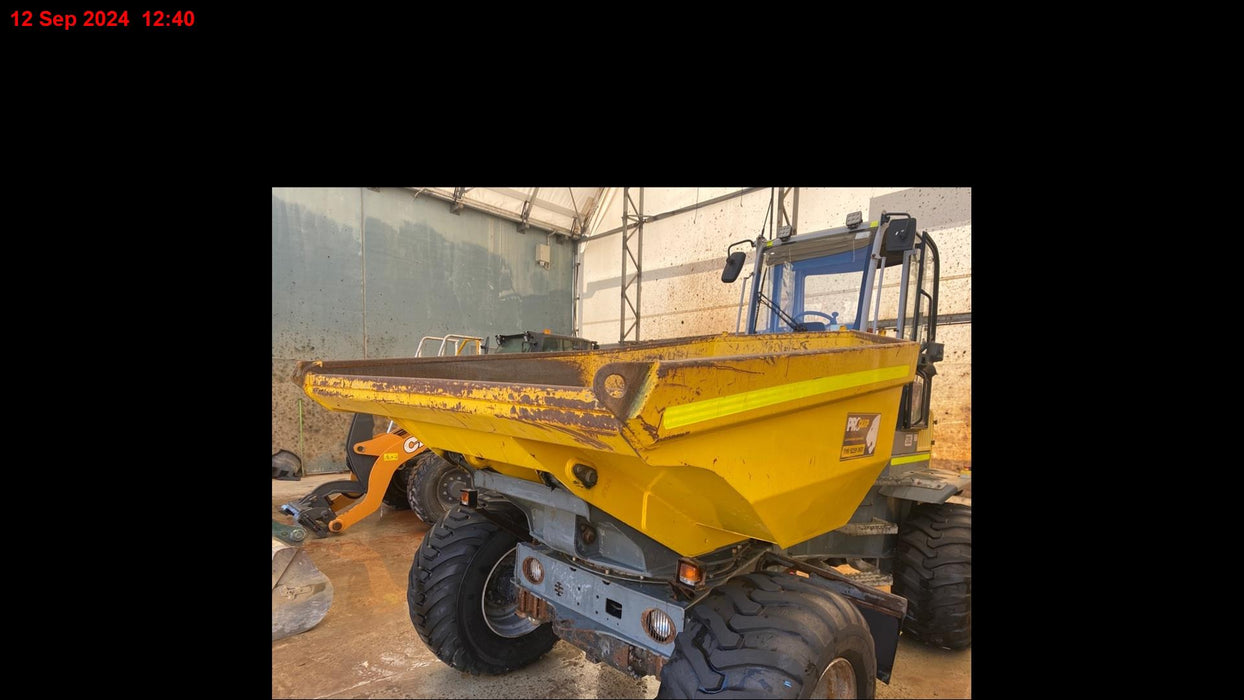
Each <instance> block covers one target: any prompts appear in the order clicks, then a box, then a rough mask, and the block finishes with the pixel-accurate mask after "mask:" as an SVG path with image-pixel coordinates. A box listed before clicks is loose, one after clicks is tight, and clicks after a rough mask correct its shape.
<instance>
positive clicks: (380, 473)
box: [328, 430, 428, 532]
mask: <svg viewBox="0 0 1244 700" xmlns="http://www.w3.org/2000/svg"><path fill="white" fill-rule="evenodd" d="M427 450H428V448H427V446H426V445H424V444H423V442H422V441H421V440H419V439H418V438H416V437H414V436H412V435H410V434H409V433H407V432H406V431H405V430H397V431H395V432H392V433H383V434H381V435H377V436H376V437H374V438H372V439H370V440H364V441H362V442H356V443H355V444H354V451H355V452H357V453H359V454H363V455H371V456H374V457H375V458H376V462H375V464H373V465H372V468H371V475H370V476H369V477H368V479H367V493H366V494H364V496H363V498H362V499H361V500H360V499H358V498H350V497H349V496H347V495H346V494H344V493H339V494H337V495H335V496H333V497H332V498H331V499H330V502H331V504H332V508H333V512H335V513H337V517H336V518H335V519H334V520H333V521H332V522H330V523H329V524H328V529H329V530H331V531H333V532H342V531H344V530H346V529H347V528H349V527H350V526H351V525H354V524H355V523H357V522H358V521H360V520H362V519H363V518H366V517H367V516H369V515H371V514H372V513H375V512H376V510H378V509H379V508H380V503H381V501H382V500H383V499H384V493H385V491H386V490H387V489H388V488H389V481H390V480H391V479H392V478H393V474H394V473H395V472H397V469H398V467H400V466H402V465H403V464H405V463H406V462H408V461H409V460H410V459H411V458H412V457H415V456H417V455H420V454H422V453H424V452H427ZM350 480H351V481H357V480H358V477H356V476H355V475H354V474H350ZM356 501H358V502H357V503H356ZM351 504H353V506H352V507H351ZM346 508H348V510H343V509H346Z"/></svg>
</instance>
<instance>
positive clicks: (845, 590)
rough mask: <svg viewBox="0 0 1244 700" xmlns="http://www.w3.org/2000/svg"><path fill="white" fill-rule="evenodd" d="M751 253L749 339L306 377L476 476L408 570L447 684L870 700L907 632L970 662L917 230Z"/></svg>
mask: <svg viewBox="0 0 1244 700" xmlns="http://www.w3.org/2000/svg"><path fill="white" fill-rule="evenodd" d="M745 244H746V245H751V246H753V248H754V253H753V260H754V263H753V270H752V273H751V274H750V275H749V277H748V279H749V280H750V281H751V283H750V286H751V297H750V301H749V303H748V307H747V325H746V327H745V329H744V331H745V332H742V333H727V334H721V335H711V336H700V337H691V338H678V339H672V340H658V341H647V342H637V343H632V344H623V345H619V346H616V347H606V348H602V349H599V350H591V351H571V352H555V353H540V354H527V355H524V354H514V355H485V356H475V357H438V358H411V359H385V360H359V361H337V362H334V361H308V362H302V363H300V364H299V366H298V369H297V371H296V373H295V377H294V380H295V381H296V382H297V383H299V384H300V385H301V386H302V387H303V389H304V390H305V391H306V393H307V394H308V395H309V396H311V397H312V398H313V399H315V400H316V401H318V402H319V403H320V404H322V405H324V406H325V407H327V408H329V409H332V410H337V411H348V412H355V413H370V414H375V415H380V416H385V417H387V418H390V419H392V420H393V421H395V423H396V424H398V425H400V426H401V427H402V428H403V429H405V430H407V431H409V432H410V433H411V434H415V435H418V436H419V437H420V439H421V440H423V441H424V443H426V444H427V445H428V447H429V448H430V449H432V450H433V451H435V452H436V453H437V454H440V455H442V456H443V457H444V458H445V459H447V460H449V461H451V462H453V463H455V464H459V465H462V466H463V467H465V468H467V469H470V470H471V472H472V476H473V487H472V488H470V489H464V490H463V492H462V494H461V503H460V504H459V505H457V506H455V507H454V508H452V509H451V510H449V511H448V512H447V513H446V514H445V515H444V516H443V517H442V518H441V519H440V520H438V521H437V522H436V524H435V525H433V526H432V528H431V529H430V530H429V531H428V533H427V534H426V535H425V537H424V540H423V542H422V544H421V545H420V547H419V549H418V551H417V553H416V555H415V560H414V562H413V564H412V566H411V569H410V585H409V590H408V599H409V606H410V617H411V620H412V622H413V623H414V626H415V629H416V630H417V631H418V633H419V635H420V637H421V638H422V639H423V640H424V642H425V643H427V644H428V646H429V647H430V648H431V650H432V651H433V652H434V653H435V654H436V655H437V656H438V657H439V658H440V659H441V660H443V661H444V662H445V663H447V664H449V665H451V666H453V667H454V668H457V669H460V670H462V671H466V672H469V673H489V674H497V673H505V672H508V671H511V670H514V669H517V668H520V667H522V666H525V665H527V664H530V663H531V662H533V661H535V660H536V659H538V658H539V657H540V656H541V655H543V654H544V653H546V652H547V651H548V650H549V649H550V648H551V647H552V646H553V644H554V643H555V642H556V640H557V639H562V640H564V641H566V642H568V643H570V644H573V645H574V646H576V647H578V648H580V649H582V650H583V651H584V652H585V653H586V654H587V656H588V657H589V658H590V659H592V660H594V661H600V662H604V663H608V664H610V665H612V666H614V667H615V668H618V669H620V670H622V671H624V672H626V673H629V674H631V675H634V676H645V675H654V676H657V677H658V678H659V679H660V680H661V688H660V693H659V697H709V696H712V697H731V696H735V695H738V696H745V697H781V698H795V697H799V698H806V697H813V696H815V697H826V696H829V697H872V696H873V695H874V692H875V689H876V679H881V680H882V681H886V682H888V681H889V679H890V674H891V671H892V669H893V667H894V658H895V653H896V650H897V644H898V636H899V634H900V632H903V633H905V634H909V635H911V636H913V637H915V638H917V639H920V640H921V641H924V642H927V643H930V644H934V645H937V646H942V647H947V648H962V647H966V646H968V645H970V643H971V507H970V498H965V497H962V496H961V495H960V494H961V493H962V492H963V491H964V489H966V488H968V487H969V486H970V476H969V475H966V474H963V473H960V472H950V471H945V470H940V469H932V468H930V465H929V457H930V445H931V433H930V423H931V421H930V419H929V391H930V389H931V380H932V377H933V375H934V374H935V370H934V369H933V365H934V363H935V362H936V361H937V360H939V359H941V353H942V346H941V345H940V344H938V343H936V342H935V330H936V300H937V249H936V246H935V245H934V244H933V242H932V239H931V238H930V237H929V236H928V234H927V233H920V232H917V230H916V220H915V219H914V218H912V217H910V216H908V215H906V214H889V215H883V216H882V217H881V218H880V219H879V220H878V221H872V222H864V221H862V218H861V217H859V216H858V215H854V216H853V217H849V218H848V222H847V225H846V226H844V227H839V228H836V229H830V230H827V231H820V232H816V233H811V234H806V235H796V236H789V235H788V236H786V237H778V238H774V239H771V240H765V239H764V238H763V237H758V238H757V239H756V240H755V241H751V240H746V241H740V242H739V243H736V244H734V245H733V246H731V248H734V247H736V246H740V245H745ZM727 252H728V253H729V252H730V251H729V249H728V250H727ZM745 258H746V252H745V251H736V252H734V253H730V254H729V255H728V257H727V263H726V268H725V271H724V272H723V274H722V280H723V282H733V281H734V280H735V279H736V278H737V277H738V274H739V272H740V271H741V268H742V264H743V261H744V260H745ZM889 268H896V269H894V270H891V282H893V281H896V279H897V281H898V282H899V284H898V285H894V284H890V285H889V286H886V284H885V281H884V276H885V273H886V271H887V269H889ZM884 291H889V292H891V293H893V294H896V295H897V297H898V298H897V299H896V300H895V299H883V298H884V297H885V294H883V292H884ZM883 309H884V310H885V311H887V312H892V313H893V318H892V319H890V320H888V321H885V320H881V319H880V316H881V313H882V311H883ZM742 313H743V309H742V307H740V319H741V318H742ZM807 316H815V317H817V318H820V319H822V320H817V321H812V320H804V318H805V317H807ZM887 326H888V328H887ZM887 587H889V588H890V589H891V590H889V591H887V590H884V589H886V588H887Z"/></svg>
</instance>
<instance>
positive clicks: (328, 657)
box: [272, 474, 972, 698]
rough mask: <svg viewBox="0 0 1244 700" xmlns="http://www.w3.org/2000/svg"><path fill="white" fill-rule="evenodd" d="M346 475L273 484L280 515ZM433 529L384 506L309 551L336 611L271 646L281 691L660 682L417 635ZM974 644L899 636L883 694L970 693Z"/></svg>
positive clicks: (573, 652) (577, 661) (440, 691)
mask: <svg viewBox="0 0 1244 700" xmlns="http://www.w3.org/2000/svg"><path fill="white" fill-rule="evenodd" d="M340 478H343V476H342V475H340V474H326V475H315V476H309V477H306V478H304V479H302V480H301V481H273V482H272V517H273V518H274V519H275V520H277V521H278V522H282V523H287V524H288V523H290V522H291V519H290V517H289V516H287V515H284V514H282V513H281V512H280V505H281V504H282V503H286V502H288V501H292V500H295V499H297V498H299V497H301V496H303V495H305V494H306V493H308V492H310V491H311V490H312V489H313V488H315V487H316V486H317V485H319V484H321V483H324V482H325V481H332V480H336V479H340ZM427 531H428V526H427V525H425V524H424V523H423V522H422V521H420V520H419V519H418V518H417V517H415V514H414V513H412V512H411V511H409V510H393V509H390V508H389V507H387V506H382V507H381V509H380V510H379V511H377V512H376V513H374V514H372V515H371V516H369V517H367V518H365V519H364V520H362V521H361V522H359V523H358V524H357V525H355V526H354V527H352V528H350V529H349V530H347V531H346V532H344V533H342V534H339V535H334V536H332V537H330V538H327V539H316V538H315V536H314V535H312V534H310V533H308V538H309V540H308V541H307V542H305V543H304V545H303V548H304V550H305V551H306V553H307V554H308V555H309V556H310V557H311V559H312V561H314V562H315V565H316V566H317V567H319V569H320V570H321V571H323V572H324V574H325V575H327V576H328V578H329V580H330V581H331V582H332V585H333V603H332V607H330V608H329V610H328V614H327V615H326V616H325V617H324V619H323V620H322V621H321V622H320V623H319V624H318V625H317V626H316V627H314V628H313V629H311V630H308V631H306V632H303V633H302V634H297V635H294V636H292V637H287V638H285V639H281V640H278V641H275V642H273V643H272V697H273V698H653V697H655V696H656V693H657V689H658V688H659V687H660V682H659V681H658V680H657V679H656V678H652V677H648V678H643V679H635V678H631V677H630V676H628V675H626V674H624V673H622V672H621V671H617V670H615V669H614V668H612V667H609V666H606V665H604V664H596V663H591V662H589V661H588V660H587V659H586V658H585V657H584V655H583V652H581V651H579V650H578V649H576V648H575V647H573V646H570V645H569V644H567V643H565V642H558V643H557V645H556V646H554V647H553V650H552V651H551V652H549V653H548V654H547V655H545V656H544V657H543V658H541V659H540V660H539V661H537V662H536V663H534V664H532V665H531V666H528V667H527V668H524V669H521V670H519V671H515V672H513V673H510V674H507V675H504V676H470V675H468V674H465V673H462V672H460V671H456V670H454V669H453V668H451V667H449V666H447V665H445V664H444V663H442V662H441V661H440V660H439V659H437V658H436V656H435V655H433V654H432V652H431V651H429V650H428V648H427V647H426V646H425V645H424V643H423V641H422V640H420V639H419V635H418V634H416V633H415V629H414V627H413V626H412V625H411V622H410V615H409V612H408V610H407V607H406V587H407V580H408V576H409V573H410V564H411V561H412V560H413V559H414V555H415V550H416V549H417V548H418V547H419V543H420V542H422V541H423V536H424V533H426V532H427ZM971 668H972V650H971V649H966V650H963V651H947V650H944V649H933V648H929V647H926V646H924V645H921V644H920V643H918V642H913V641H911V640H909V639H907V638H906V637H902V638H900V639H899V647H898V658H897V659H896V661H895V666H894V675H893V678H892V679H891V682H890V683H889V684H886V683H882V682H880V681H878V682H877V697H878V698H969V697H971V686H972V682H971Z"/></svg>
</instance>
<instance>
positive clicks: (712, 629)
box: [657, 572, 877, 698]
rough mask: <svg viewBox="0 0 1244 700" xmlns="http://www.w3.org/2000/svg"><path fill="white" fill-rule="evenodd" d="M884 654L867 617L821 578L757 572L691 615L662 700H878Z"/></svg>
mask: <svg viewBox="0 0 1244 700" xmlns="http://www.w3.org/2000/svg"><path fill="white" fill-rule="evenodd" d="M876 689H877V655H876V651H875V650H874V647H873V638H872V633H871V632H869V629H868V623H867V622H865V621H864V617H863V616H862V615H861V614H860V611H859V610H857V609H856V608H855V606H854V605H852V604H851V603H850V602H849V601H848V600H847V599H846V598H843V597H842V596H841V595H838V594H837V593H834V592H833V591H832V590H830V589H829V588H828V586H826V585H825V584H824V583H822V582H821V581H820V580H818V579H816V578H806V579H805V578H802V577H799V576H793V575H791V574H786V573H775V572H756V573H752V574H747V575H745V576H739V577H736V578H733V579H731V580H730V581H727V582H726V583H725V584H723V585H722V586H720V587H718V588H717V589H715V590H713V592H711V593H709V595H708V596H707V597H706V598H705V599H704V600H702V601H700V602H699V603H697V604H696V605H694V606H693V607H692V608H691V609H690V610H689V611H688V614H687V629H685V630H683V631H682V632H681V633H679V635H678V636H677V637H676V638H675V639H674V653H673V654H672V655H671V656H670V660H669V662H668V663H666V664H665V667H664V668H663V669H662V670H661V689H660V690H659V691H658V692H657V697H658V698H727V697H766V698H808V697H831V698H871V697H873V696H874V694H875V693H876Z"/></svg>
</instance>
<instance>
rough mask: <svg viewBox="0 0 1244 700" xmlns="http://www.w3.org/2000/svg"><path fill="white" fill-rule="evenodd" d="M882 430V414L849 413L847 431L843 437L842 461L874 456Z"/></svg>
mask: <svg viewBox="0 0 1244 700" xmlns="http://www.w3.org/2000/svg"><path fill="white" fill-rule="evenodd" d="M880 429H881V414H880V413H848V414H847V429H846V431H845V432H844V433H843V435H842V459H855V458H857V457H868V456H870V455H872V453H873V452H875V451H876V450H877V434H878V431H880Z"/></svg>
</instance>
